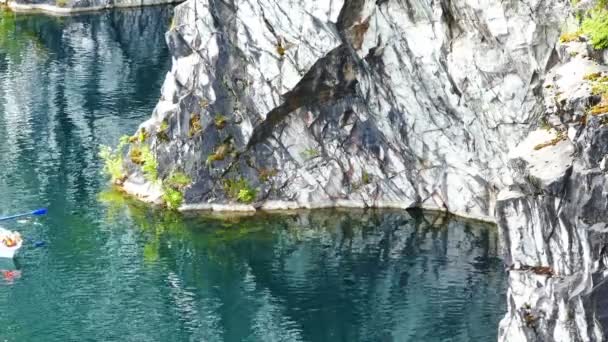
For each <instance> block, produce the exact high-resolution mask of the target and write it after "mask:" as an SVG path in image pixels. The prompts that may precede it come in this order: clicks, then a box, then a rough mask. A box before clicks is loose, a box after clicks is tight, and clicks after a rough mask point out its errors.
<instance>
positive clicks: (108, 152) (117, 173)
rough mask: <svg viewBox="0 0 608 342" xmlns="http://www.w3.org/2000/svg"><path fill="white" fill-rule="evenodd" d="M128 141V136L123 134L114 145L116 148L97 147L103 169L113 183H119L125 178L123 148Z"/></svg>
mask: <svg viewBox="0 0 608 342" xmlns="http://www.w3.org/2000/svg"><path fill="white" fill-rule="evenodd" d="M128 143H129V136H123V137H121V138H120V143H119V144H118V146H117V147H116V150H113V149H112V148H111V147H109V146H104V145H102V146H100V148H99V157H100V158H101V159H102V160H103V161H104V166H103V170H104V172H105V173H106V174H108V175H109V176H110V179H111V181H112V183H114V184H121V183H122V182H123V181H124V179H125V171H124V168H123V164H124V160H123V153H124V151H123V150H124V148H125V147H126V146H127V145H128Z"/></svg>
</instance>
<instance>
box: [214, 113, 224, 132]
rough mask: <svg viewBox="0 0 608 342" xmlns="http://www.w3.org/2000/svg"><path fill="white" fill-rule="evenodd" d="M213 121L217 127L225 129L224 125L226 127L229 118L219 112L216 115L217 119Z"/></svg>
mask: <svg viewBox="0 0 608 342" xmlns="http://www.w3.org/2000/svg"><path fill="white" fill-rule="evenodd" d="M213 122H214V124H215V127H216V128H217V129H223V128H224V127H226V123H227V122H228V119H227V118H226V117H225V116H223V115H221V114H218V115H216V116H215V119H214V120H213Z"/></svg>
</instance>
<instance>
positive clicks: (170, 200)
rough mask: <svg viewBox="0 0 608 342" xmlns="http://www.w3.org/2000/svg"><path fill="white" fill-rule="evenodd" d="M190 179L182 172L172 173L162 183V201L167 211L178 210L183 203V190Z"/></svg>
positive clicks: (190, 181)
mask: <svg viewBox="0 0 608 342" xmlns="http://www.w3.org/2000/svg"><path fill="white" fill-rule="evenodd" d="M191 183H192V179H191V178H190V177H189V176H188V175H186V174H185V173H183V172H178V171H176V172H173V173H171V174H170V175H169V177H167V178H166V179H165V180H164V181H163V201H164V202H165V205H166V206H167V208H169V209H178V208H179V207H180V206H181V205H182V202H183V201H184V194H183V191H184V188H185V187H187V186H188V185H190V184H191Z"/></svg>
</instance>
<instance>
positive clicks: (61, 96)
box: [0, 7, 505, 341]
mask: <svg viewBox="0 0 608 342" xmlns="http://www.w3.org/2000/svg"><path fill="white" fill-rule="evenodd" d="M170 17H171V8H168V7H157V8H146V9H143V10H125V11H115V12H104V13H102V14H94V15H85V16H78V17H70V18H61V19H56V18H48V17H43V16H18V17H15V16H14V15H12V14H10V15H8V16H7V15H3V16H2V17H1V19H0V31H1V32H0V165H1V166H2V167H0V193H2V194H3V196H0V212H1V213H14V212H21V211H24V210H28V209H34V208H38V207H42V206H48V207H49V210H50V213H49V215H48V216H47V217H44V218H40V219H36V220H28V221H25V222H21V223H19V222H11V223H10V224H8V226H7V228H9V229H15V230H19V231H21V232H22V234H23V235H24V237H25V238H26V243H25V245H24V247H23V249H22V251H21V252H20V256H19V258H18V259H17V260H16V261H17V264H16V265H11V264H9V265H4V264H0V277H1V279H0V307H2V308H9V309H5V310H0V326H1V327H2V329H0V340H8V341H81V340H99V341H487V340H493V339H495V336H496V327H497V323H498V320H499V319H500V317H501V316H502V312H503V311H504V307H505V305H504V302H503V301H504V300H503V294H502V293H503V291H504V288H505V276H504V273H503V271H502V269H501V263H500V261H499V260H498V259H497V258H496V255H497V247H496V244H497V236H496V232H495V229H494V228H493V227H488V226H485V225H480V224H478V223H471V222H464V221H458V220H443V219H440V218H437V217H433V216H430V214H427V216H423V215H420V214H412V213H406V212H367V213H365V212H359V211H318V212H302V213H298V214H290V215H286V214H285V215H270V216H255V217H241V218H234V217H232V218H228V219H226V218H223V219H221V220H220V219H217V218H213V217H201V216H191V215H188V216H186V217H184V216H182V215H180V214H177V213H170V212H161V211H158V210H154V209H150V208H147V207H145V206H142V205H141V204H138V203H133V202H131V201H128V200H127V199H125V198H124V197H123V196H121V195H120V194H117V193H115V192H112V191H106V188H107V185H106V180H105V179H104V178H103V177H102V176H101V175H100V169H101V165H100V162H99V160H98V158H97V149H98V146H99V144H112V143H114V142H115V141H117V140H118V137H119V136H121V135H123V134H128V133H132V132H133V131H134V130H135V128H136V127H137V125H138V124H139V123H140V122H141V121H142V120H144V119H145V118H147V117H148V116H149V115H150V113H151V111H152V109H153V107H154V104H155V102H156V99H157V98H158V95H159V90H160V87H161V84H162V80H163V78H164V75H165V73H166V71H167V70H168V69H169V67H170V65H169V63H170V58H169V56H168V53H167V50H166V47H165V44H164V31H165V30H166V28H167V25H168V23H169V22H170ZM8 37H10V38H11V39H5V38H8ZM38 242H44V245H42V244H38ZM5 271H7V272H5Z"/></svg>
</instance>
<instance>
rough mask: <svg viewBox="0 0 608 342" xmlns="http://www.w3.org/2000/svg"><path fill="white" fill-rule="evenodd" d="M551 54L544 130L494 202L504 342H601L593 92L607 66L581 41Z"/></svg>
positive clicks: (523, 149)
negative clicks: (505, 272) (505, 283)
mask: <svg viewBox="0 0 608 342" xmlns="http://www.w3.org/2000/svg"><path fill="white" fill-rule="evenodd" d="M557 51H558V57H559V63H558V64H557V65H556V66H555V67H554V68H552V70H551V71H550V73H549V74H548V75H547V77H546V84H545V86H544V87H543V89H544V94H543V97H544V99H545V114H544V121H545V125H544V126H545V127H543V128H539V129H538V130H535V131H533V132H531V133H530V134H529V135H528V136H527V137H526V138H525V139H524V140H523V141H522V143H520V144H519V145H518V146H517V147H516V148H515V149H513V150H512V151H511V152H510V154H509V168H510V170H511V174H512V179H513V181H512V183H511V184H509V185H508V186H507V187H505V188H504V189H503V190H502V191H501V192H500V193H499V195H498V201H497V204H496V208H497V209H496V219H497V222H498V226H499V233H500V235H501V245H502V249H503V254H504V256H505V261H506V263H507V264H508V265H510V271H509V290H508V295H507V298H508V301H507V303H508V313H507V315H506V316H505V318H504V319H503V320H502V321H501V323H500V332H499V337H500V338H499V340H501V341H604V340H605V335H604V333H605V327H606V326H607V323H608V321H607V320H606V317H607V316H606V311H607V308H606V307H605V303H604V305H598V299H599V302H600V303H602V300H601V298H603V297H605V296H607V295H608V286H606V282H605V280H606V275H607V274H608V273H607V269H606V263H607V261H608V252H607V250H606V246H607V245H608V224H607V222H608V220H607V219H606V218H607V217H608V202H607V200H606V194H607V193H608V182H607V180H608V176H607V174H606V155H607V153H608V126H607V124H608V117H607V115H608V113H599V114H597V115H595V114H593V108H594V106H595V105H597V104H598V103H599V102H600V101H601V98H600V96H598V95H597V94H594V91H593V88H594V86H595V85H597V84H598V83H600V82H604V81H595V79H597V80H601V79H602V77H604V76H608V68H607V67H606V66H605V64H604V63H605V61H603V59H602V58H601V56H600V55H598V54H596V53H590V52H593V49H592V48H591V47H590V46H589V45H588V44H587V43H586V42H584V41H579V42H572V43H567V44H563V45H560V46H559V47H558V49H557ZM598 57H599V58H598ZM604 80H608V79H604ZM604 302H605V301H604Z"/></svg>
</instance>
